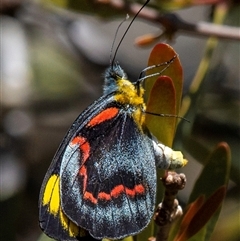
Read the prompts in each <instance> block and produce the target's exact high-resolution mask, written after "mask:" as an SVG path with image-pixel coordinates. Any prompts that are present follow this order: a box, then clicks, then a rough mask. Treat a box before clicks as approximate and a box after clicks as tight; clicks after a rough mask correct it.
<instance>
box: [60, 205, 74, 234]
mask: <svg viewBox="0 0 240 241" xmlns="http://www.w3.org/2000/svg"><path fill="white" fill-rule="evenodd" d="M59 218H60V221H61V225H62V227H63V228H64V229H65V230H66V231H67V232H68V234H69V236H70V237H76V236H78V234H79V227H78V226H77V225H76V224H75V223H73V222H72V221H71V220H70V219H69V218H68V217H67V216H66V215H65V214H64V213H63V211H62V209H61V210H60V211H59Z"/></svg>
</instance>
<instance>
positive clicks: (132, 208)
mask: <svg viewBox="0 0 240 241" xmlns="http://www.w3.org/2000/svg"><path fill="white" fill-rule="evenodd" d="M108 110H109V112H108ZM134 111H135V110H134V108H131V107H128V108H124V107H123V106H121V105H119V104H118V103H116V102H111V103H110V105H107V106H105V108H104V111H103V112H108V115H105V114H101V112H99V116H100V115H101V116H100V117H99V118H98V116H97V117H95V118H96V120H100V121H95V122H94V121H93V122H94V124H93V125H86V126H84V127H83V128H82V129H81V132H80V133H79V134H78V135H77V136H76V137H75V138H74V139H73V140H72V142H71V143H70V144H69V145H68V146H67V148H66V150H65V153H64V156H63V160H62V164H61V171H60V175H61V201H62V207H63V210H64V213H66V215H67V216H68V217H69V218H70V219H71V220H73V221H74V222H75V223H77V225H78V226H81V227H83V228H85V229H87V230H88V231H89V232H90V234H91V235H92V236H93V237H95V238H98V239H101V238H104V237H105V238H106V237H107V238H112V239H120V238H123V237H125V236H129V235H134V234H136V233H139V232H140V231H141V230H142V229H143V228H144V227H146V226H147V224H148V223H149V221H150V219H151V217H152V215H153V210H154V204H155V192H156V173H155V161H154V154H153V147H152V144H151V141H150V139H149V138H148V137H147V136H146V135H145V134H143V132H142V130H141V127H140V126H139V123H136V122H135V120H134V118H133V112H134ZM112 112H114V113H115V114H114V115H113V114H112V115H111V113H112ZM107 116H108V117H109V116H111V118H110V117H109V118H104V117H107Z"/></svg>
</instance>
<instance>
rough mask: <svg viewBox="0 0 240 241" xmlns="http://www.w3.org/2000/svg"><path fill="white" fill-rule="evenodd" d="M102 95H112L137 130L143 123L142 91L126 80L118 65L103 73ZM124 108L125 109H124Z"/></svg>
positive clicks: (143, 104)
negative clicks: (136, 125)
mask: <svg viewBox="0 0 240 241" xmlns="http://www.w3.org/2000/svg"><path fill="white" fill-rule="evenodd" d="M103 89H104V94H105V95H108V94H113V98H114V99H115V101H116V102H117V103H119V104H120V105H122V107H123V109H126V110H128V113H129V114H130V115H132V117H133V118H134V120H135V122H136V123H137V124H138V126H139V128H140V129H142V128H141V127H142V125H143V122H144V119H145V118H144V114H143V112H144V110H145V103H144V99H143V94H144V89H143V88H142V86H139V85H136V84H135V83H132V82H131V81H129V80H128V79H127V75H126V73H125V72H124V71H123V69H122V68H121V67H120V65H119V64H115V65H114V66H111V67H109V68H108V69H107V70H106V73H105V83H104V88H103ZM124 107H126V108H124Z"/></svg>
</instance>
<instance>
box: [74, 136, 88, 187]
mask: <svg viewBox="0 0 240 241" xmlns="http://www.w3.org/2000/svg"><path fill="white" fill-rule="evenodd" d="M71 145H79V149H80V151H81V154H82V160H81V167H80V169H79V174H80V175H81V176H83V191H85V190H86V186H87V168H86V167H85V165H84V164H85V162H86V161H87V159H88V158H89V155H90V145H89V142H88V141H87V140H86V139H85V138H83V137H81V136H76V137H75V138H74V139H73V140H72V141H71Z"/></svg>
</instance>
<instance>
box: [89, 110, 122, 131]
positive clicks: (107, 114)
mask: <svg viewBox="0 0 240 241" xmlns="http://www.w3.org/2000/svg"><path fill="white" fill-rule="evenodd" d="M118 112H119V109H118V108H116V107H110V108H108V109H106V110H103V111H102V112H100V113H99V114H98V115H96V116H95V117H94V118H92V119H91V120H90V121H89V122H88V124H87V126H88V127H93V126H95V125H99V124H100V123H102V122H104V121H106V120H110V119H112V118H113V117H115V116H116V115H117V114H118Z"/></svg>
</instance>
